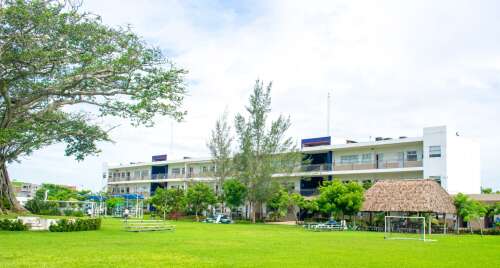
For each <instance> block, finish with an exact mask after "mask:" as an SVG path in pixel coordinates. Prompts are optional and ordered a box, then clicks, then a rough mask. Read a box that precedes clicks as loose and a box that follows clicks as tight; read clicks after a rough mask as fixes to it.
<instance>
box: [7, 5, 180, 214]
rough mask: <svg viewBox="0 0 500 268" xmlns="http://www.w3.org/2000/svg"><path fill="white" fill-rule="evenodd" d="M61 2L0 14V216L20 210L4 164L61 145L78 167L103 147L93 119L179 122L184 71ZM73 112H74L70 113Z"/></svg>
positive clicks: (128, 33)
mask: <svg viewBox="0 0 500 268" xmlns="http://www.w3.org/2000/svg"><path fill="white" fill-rule="evenodd" d="M67 3H71V2H65V1H41V0H40V1H37V0H33V1H28V0H5V1H2V5H1V6H0V169H1V172H0V199H1V200H0V201H1V202H0V209H1V210H2V211H3V210H5V209H11V208H14V209H19V206H18V204H17V203H16V201H15V198H14V197H13V194H12V189H11V185H10V180H9V178H8V173H7V170H6V163H9V162H12V161H16V160H19V158H20V157H22V156H26V155H29V154H31V153H32V152H33V151H35V150H37V149H40V148H42V147H45V146H48V145H51V144H54V143H59V142H63V143H65V144H66V149H65V154H66V155H68V156H69V155H72V156H74V157H75V158H76V159H77V160H82V159H84V157H86V156H88V155H91V154H96V153H98V152H99V149H98V148H97V143H98V142H101V141H110V140H111V139H110V136H109V134H108V130H109V129H106V128H104V127H103V126H102V124H100V121H99V120H100V119H99V118H100V117H104V116H113V117H117V118H125V119H128V120H129V121H130V122H131V123H132V124H133V125H146V126H151V125H153V122H154V118H155V116H157V115H168V116H171V117H173V118H175V119H177V120H181V119H182V118H183V116H184V115H185V111H183V110H182V102H183V98H184V96H185V93H186V89H185V85H184V75H185V73H186V71H185V70H183V69H180V68H177V67H175V66H174V65H173V64H172V63H171V62H170V61H168V60H167V59H166V57H165V56H164V54H163V53H162V51H161V50H160V49H159V48H156V47H151V46H149V45H148V44H146V42H144V40H142V39H141V38H140V37H139V36H137V35H136V34H135V33H134V32H132V30H131V28H130V27H115V28H114V27H109V26H107V25H105V24H103V23H102V21H101V19H100V17H99V16H97V15H94V14H90V13H86V12H81V11H79V9H78V7H77V6H72V5H70V4H67ZM70 106H74V108H70Z"/></svg>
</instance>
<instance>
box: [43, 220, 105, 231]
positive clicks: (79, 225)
mask: <svg viewBox="0 0 500 268" xmlns="http://www.w3.org/2000/svg"><path fill="white" fill-rule="evenodd" d="M99 229H101V219H75V220H68V219H61V220H58V221H57V224H52V225H51V226H50V227H49V231H51V232H78V231H91V230H99Z"/></svg>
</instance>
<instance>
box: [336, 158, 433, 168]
mask: <svg viewBox="0 0 500 268" xmlns="http://www.w3.org/2000/svg"><path fill="white" fill-rule="evenodd" d="M422 166H423V165H422V160H383V161H377V162H367V163H362V162H361V163H359V162H358V163H337V162H335V163H334V164H333V170H335V171H343V170H365V169H391V168H410V167H422Z"/></svg>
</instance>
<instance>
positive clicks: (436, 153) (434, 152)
mask: <svg viewBox="0 0 500 268" xmlns="http://www.w3.org/2000/svg"><path fill="white" fill-rule="evenodd" d="M429 157H441V146H439V145H437V146H429Z"/></svg>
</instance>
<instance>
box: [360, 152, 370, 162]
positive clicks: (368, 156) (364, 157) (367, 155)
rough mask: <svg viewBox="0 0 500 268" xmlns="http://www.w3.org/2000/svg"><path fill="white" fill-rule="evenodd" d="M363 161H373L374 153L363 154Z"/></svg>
mask: <svg viewBox="0 0 500 268" xmlns="http://www.w3.org/2000/svg"><path fill="white" fill-rule="evenodd" d="M361 162H363V163H371V162H372V154H363V155H362V156H361Z"/></svg>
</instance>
